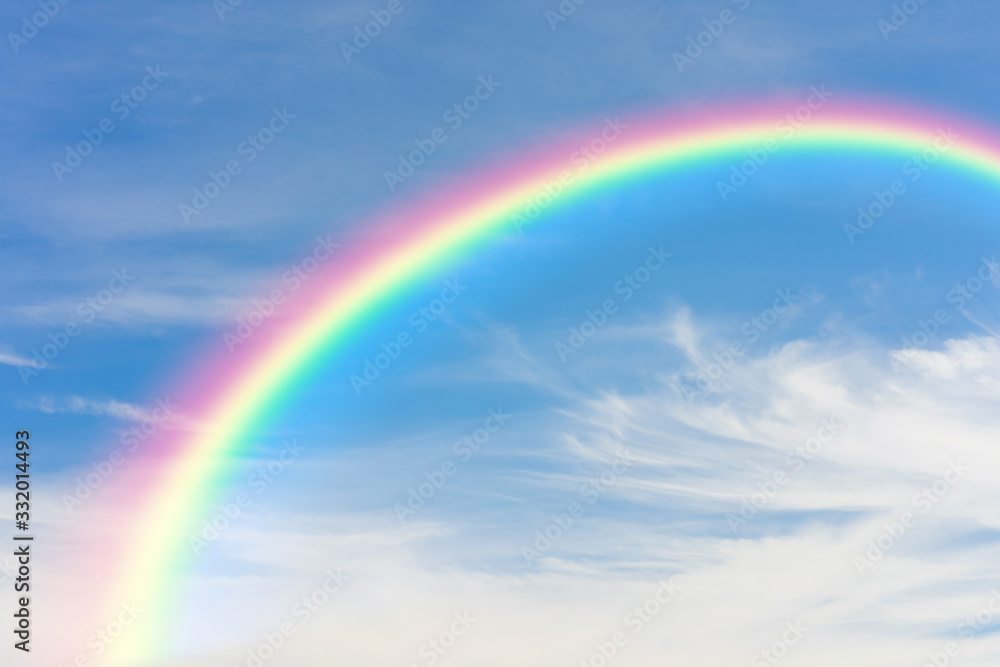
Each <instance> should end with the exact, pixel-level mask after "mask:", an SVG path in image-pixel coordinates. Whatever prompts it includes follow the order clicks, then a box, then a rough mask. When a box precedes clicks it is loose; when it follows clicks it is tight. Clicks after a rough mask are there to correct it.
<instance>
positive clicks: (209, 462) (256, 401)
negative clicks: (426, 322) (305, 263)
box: [102, 98, 1000, 665]
mask: <svg viewBox="0 0 1000 667" xmlns="http://www.w3.org/2000/svg"><path fill="white" fill-rule="evenodd" d="M800 103H801V100H799V101H797V102H791V101H788V100H781V101H771V102H769V103H767V104H763V105H756V106H754V107H753V108H751V109H750V110H747V106H746V105H727V108H728V109H732V108H742V109H743V111H741V112H739V113H735V112H732V111H728V112H726V113H723V114H716V113H711V112H704V111H700V112H698V113H684V114H676V113H675V114H667V115H646V116H644V117H642V118H638V117H629V118H626V119H625V124H626V125H627V127H622V124H621V123H620V122H619V123H617V124H616V122H615V121H614V120H613V119H611V120H608V121H605V120H600V121H598V122H597V123H595V124H594V125H593V126H592V127H591V128H590V129H589V130H587V129H584V130H583V131H580V132H576V133H573V134H571V135H567V136H566V137H564V138H562V139H559V140H557V141H554V142H552V143H551V144H550V145H549V146H548V147H547V148H545V149H543V150H534V151H530V152H529V153H527V154H520V155H517V156H514V158H513V159H502V160H500V161H499V164H500V166H498V167H495V168H492V169H489V170H486V171H483V172H480V173H479V174H477V175H474V176H472V177H469V178H463V179H461V180H457V181H455V182H452V183H448V184H446V185H445V186H443V187H442V188H440V189H439V190H437V191H436V193H434V194H433V195H432V196H429V197H426V198H424V199H420V200H418V201H416V202H409V203H408V205H407V208H406V209H405V210H404V209H397V210H394V211H389V212H387V213H386V214H385V215H383V216H381V217H380V218H379V219H377V220H375V221H374V222H373V223H369V224H368V225H366V227H367V228H368V229H374V230H375V231H372V232H368V233H366V234H365V235H364V236H363V237H359V238H358V239H355V240H354V241H352V242H350V243H349V244H348V243H345V244H344V246H343V248H344V250H343V253H342V255H338V256H337V257H335V258H334V261H331V262H328V263H326V264H324V267H323V268H322V269H321V270H320V271H319V272H318V273H317V274H316V277H314V278H312V279H311V280H310V286H309V287H308V288H304V289H302V290H300V291H299V292H297V293H296V295H295V301H294V303H292V302H291V301H290V302H289V304H288V306H287V307H284V306H283V309H284V310H283V313H284V316H283V317H282V318H280V320H279V319H278V318H276V319H275V320H274V321H271V322H268V323H267V324H266V325H265V326H262V327H261V329H260V331H259V332H257V333H256V334H255V336H254V337H252V338H251V339H249V340H247V342H246V343H245V344H244V345H241V346H240V347H239V348H238V349H237V351H236V352H235V353H234V354H229V353H228V352H227V350H226V349H225V348H224V346H222V345H221V344H220V343H219V342H218V341H217V340H216V341H215V348H213V350H212V352H211V353H210V354H207V355H206V356H205V357H204V358H203V359H200V360H199V363H198V364H197V365H196V369H195V370H194V371H193V372H192V373H191V374H189V375H187V376H186V377H182V379H181V380H180V381H179V382H178V385H177V389H178V391H179V392H181V393H182V394H184V396H185V398H186V403H188V404H194V405H198V406H203V407H201V408H200V410H199V412H198V414H197V415H196V416H195V417H194V421H195V422H196V423H197V424H198V425H199V427H198V428H196V429H194V430H191V431H188V432H186V433H180V434H178V433H176V432H175V433H169V432H168V433H166V434H165V435H164V436H162V437H161V438H160V440H159V441H158V442H157V445H156V449H155V450H154V451H155V452H156V456H155V457H154V458H155V459H156V462H157V464H156V465H155V466H153V465H150V466H145V467H146V468H148V469H147V470H145V471H144V472H143V473H141V474H137V476H136V477H135V478H134V479H132V480H131V481H130V483H129V485H128V488H127V489H126V490H124V491H122V492H121V493H120V495H121V496H122V497H127V496H131V501H130V502H131V504H132V505H133V506H134V507H135V508H136V510H135V511H136V516H137V517H139V519H140V520H137V521H136V525H135V526H134V527H131V528H130V529H129V531H130V532H129V537H128V539H127V540H125V541H123V543H122V549H123V551H122V553H121V554H120V557H119V560H118V561H117V563H118V565H117V567H116V574H115V575H114V577H113V581H112V585H111V586H110V587H109V588H110V589H112V590H109V591H108V600H109V601H110V602H109V606H114V605H116V604H119V603H120V601H121V600H123V599H138V600H142V601H144V602H145V604H146V605H147V607H157V608H161V609H160V611H159V612H158V613H157V614H153V615H151V616H150V618H148V619H145V620H146V621H148V622H147V623H146V624H145V626H143V627H142V628H140V629H138V630H136V631H134V632H132V633H130V634H129V635H128V636H127V637H124V638H123V639H122V641H121V642H119V643H118V644H116V645H115V646H114V647H113V649H112V650H111V651H109V652H108V654H107V655H105V656H102V661H103V664H108V665H120V664H122V665H135V664H142V663H144V662H146V661H148V660H150V659H155V657H156V653H157V652H158V651H159V650H160V647H161V646H162V643H163V642H164V641H165V640H166V637H164V636H163V635H164V633H165V632H166V631H165V628H166V627H169V625H170V624H169V623H168V622H167V621H168V620H169V616H170V614H169V613H167V612H168V611H169V610H168V609H166V608H167V607H169V606H170V604H168V602H167V601H169V600H170V599H171V593H172V589H173V588H174V584H175V582H176V580H177V577H178V575H179V573H180V572H181V570H182V566H183V564H184V561H185V554H186V553H188V551H189V549H188V542H187V536H188V535H190V534H191V532H192V531H191V530H190V528H191V527H192V526H194V525H195V524H197V523H199V522H200V521H201V520H202V519H203V518H205V517H204V515H205V514H206V513H207V510H208V504H209V502H210V498H211V497H212V495H213V493H215V492H217V491H218V487H219V486H220V484H221V483H222V480H223V479H224V473H225V472H226V470H227V466H228V464H229V462H230V461H231V458H232V457H233V456H235V455H236V454H237V453H238V449H239V446H240V444H241V442H242V439H243V438H244V437H245V436H246V435H247V434H248V433H251V432H252V431H253V429H254V427H255V426H257V425H260V424H261V420H262V419H265V418H266V415H267V412H268V410H270V409H271V408H272V406H273V405H274V404H276V403H277V402H278V401H280V399H281V398H282V397H283V396H285V395H287V394H288V393H289V392H292V391H294V390H295V388H296V382H297V379H298V378H301V377H302V375H303V373H304V372H305V371H307V370H308V368H309V365H310V362H311V361H313V360H314V359H316V358H317V357H318V356H319V355H320V354H321V353H322V354H327V353H329V351H330V350H335V349H336V345H337V344H338V341H339V340H342V339H343V338H344V337H345V336H346V335H347V334H348V333H349V332H351V331H352V330H354V329H356V328H357V327H358V326H360V325H362V324H363V322H364V319H365V317H366V315H369V314H371V313H373V312H374V311H376V309H378V308H379V307H380V305H382V304H384V303H385V302H386V301H387V300H388V299H390V298H391V297H392V296H393V295H394V294H395V293H397V292H398V291H400V290H401V289H403V288H404V287H405V286H406V285H407V284H408V283H409V282H411V281H412V280H413V279H414V278H416V277H418V276H421V275H422V274H426V273H428V272H430V271H434V270H440V268H441V267H442V266H444V265H447V264H448V262H449V261H450V260H452V259H453V258H454V257H456V256H458V255H459V254H461V253H465V252H469V251H470V250H471V249H473V248H474V247H475V246H476V245H477V244H483V243H486V242H487V241H489V240H490V239H491V238H494V237H495V236H497V235H500V234H504V233H515V232H516V231H518V230H517V229H516V228H517V226H518V224H517V223H516V221H517V220H519V219H520V220H522V221H523V220H524V219H525V218H524V216H526V215H527V216H529V217H530V215H531V214H532V212H533V211H534V210H536V209H533V208H532V205H534V206H535V207H538V210H540V209H544V208H545V207H546V206H556V205H559V204H561V203H563V202H565V201H569V200H570V199H571V198H572V197H574V196H578V195H580V194H583V193H586V192H587V191H589V190H591V189H593V188H595V187H599V186H607V185H611V184H613V183H615V182H620V181H627V180H628V179H630V178H634V177H637V176H640V175H645V174H648V173H652V172H654V171H655V170H660V169H665V168H670V167H677V166H683V165H685V164H689V163H692V162H694V161H707V160H714V159H720V158H724V159H725V160H726V161H727V162H726V167H728V165H729V163H741V162H742V161H743V160H745V159H746V158H747V153H746V151H748V150H756V149H759V148H761V147H763V146H766V145H768V143H767V142H771V141H773V142H776V145H777V146H778V149H779V150H780V151H792V150H795V151H803V150H804V151H822V152H828V153H830V152H843V151H857V152H867V153H871V152H877V153H881V154H899V155H900V157H904V158H905V157H907V156H909V155H914V154H923V153H924V152H925V151H926V152H930V151H935V150H936V151H939V152H940V153H941V155H942V158H943V159H946V160H947V161H948V162H949V163H950V164H952V165H955V166H958V167H963V168H965V169H967V170H969V171H971V172H974V173H977V174H980V175H983V176H985V177H987V178H993V179H997V180H998V181H1000V140H998V138H997V137H996V136H994V135H992V134H991V133H990V132H988V131H984V130H982V129H977V126H976V125H975V124H974V123H969V122H964V121H961V122H956V121H955V120H954V119H953V120H950V121H949V120H943V119H944V118H945V117H944V116H940V115H933V114H929V113H914V112H913V111H912V110H910V109H903V108H901V107H896V106H893V105H890V104H886V103H884V102H850V103H848V102H845V101H844V100H841V99H840V98H835V99H834V100H833V101H831V102H829V103H828V104H827V105H826V106H825V107H824V108H822V109H815V110H809V112H808V113H805V112H802V111H801V109H808V106H800ZM797 111H798V113H799V118H798V120H799V122H798V123H794V122H791V121H789V120H785V121H784V124H782V119H786V117H787V116H788V114H790V113H791V114H792V115H793V117H794V114H795V113H796V112H797ZM804 116H808V118H807V119H806V120H805V121H803V120H802V118H803V117H804ZM949 127H950V128H952V130H951V131H952V133H953V134H954V135H957V139H956V140H954V141H953V143H952V144H950V145H948V146H947V147H944V146H943V144H942V141H941V139H940V137H941V136H943V135H942V132H944V131H946V130H947V128H949ZM935 141H937V143H938V145H937V147H936V148H935ZM581 147H588V148H589V149H590V150H589V152H588V151H586V150H584V151H583V153H582V154H581V153H580V150H581ZM588 153H589V156H588V157H582V155H584V154H588ZM727 176H728V171H725V172H723V171H720V179H721V180H725V179H726V178H727ZM713 191H714V188H713ZM712 196H714V195H712ZM526 211H527V213H526ZM519 216H520V217H519ZM850 221H851V220H848V221H846V222H850ZM192 388H196V389H192ZM153 601H157V604H155V605H154V604H152V602H153ZM154 618H155V622H153V621H154Z"/></svg>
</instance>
